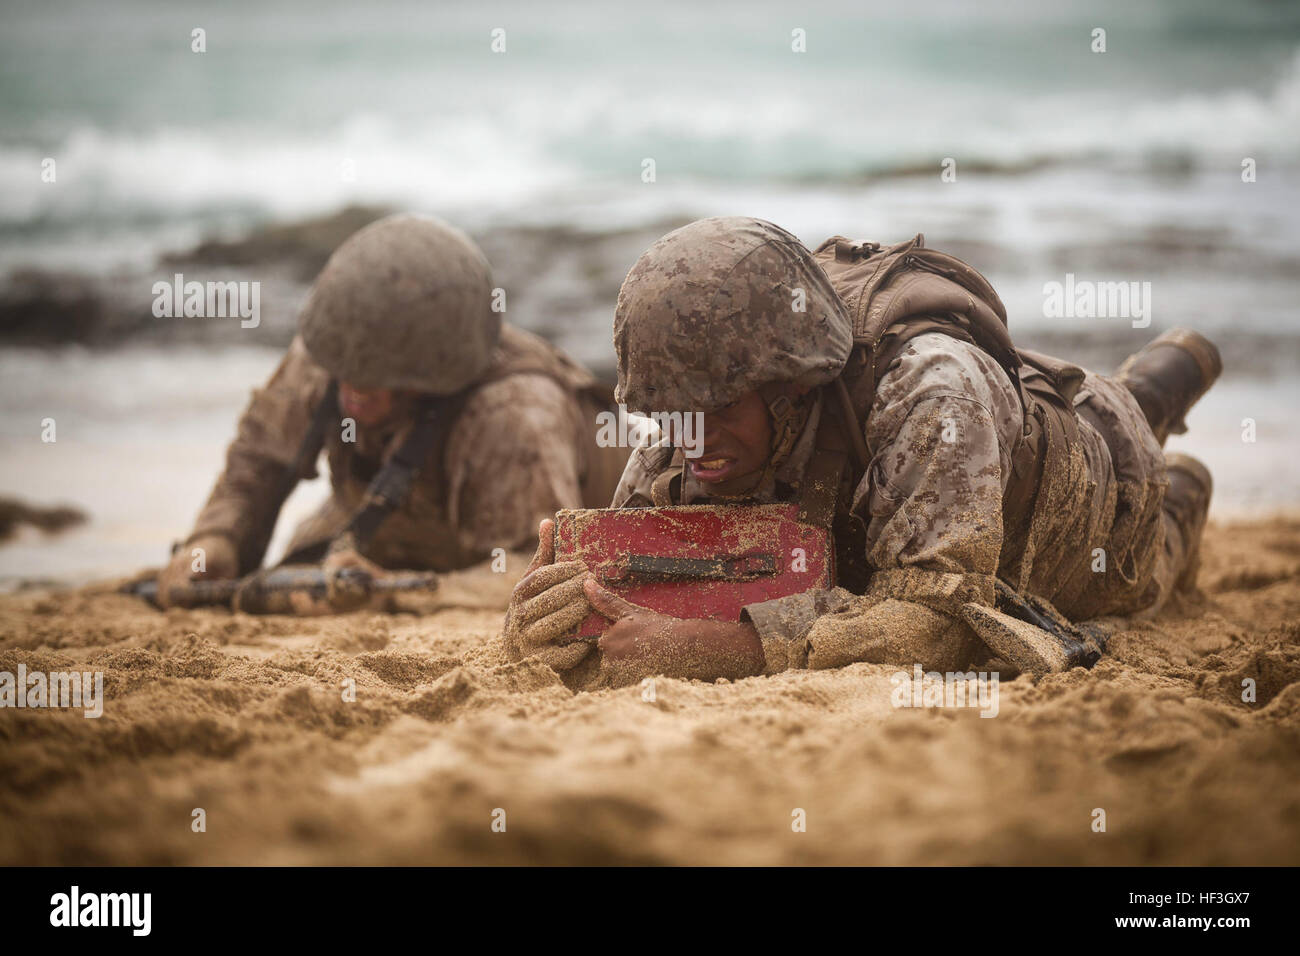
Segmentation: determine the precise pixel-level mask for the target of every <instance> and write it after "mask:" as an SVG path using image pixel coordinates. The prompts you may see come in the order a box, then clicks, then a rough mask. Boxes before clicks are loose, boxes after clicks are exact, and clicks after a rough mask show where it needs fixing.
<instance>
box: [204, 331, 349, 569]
mask: <svg viewBox="0 0 1300 956" xmlns="http://www.w3.org/2000/svg"><path fill="white" fill-rule="evenodd" d="M328 385H329V374H328V373H327V372H326V371H325V370H324V369H322V368H321V367H320V366H318V365H317V364H316V363H315V362H313V361H312V359H311V357H310V356H309V355H308V354H307V349H306V347H305V346H304V345H303V344H302V340H301V339H294V341H293V343H292V344H291V345H290V346H289V350H288V352H287V353H285V356H284V358H283V359H282V360H281V361H280V364H279V366H278V367H277V368H276V370H275V372H274V374H272V376H271V378H270V380H269V381H268V382H267V383H266V385H265V386H264V387H262V388H260V389H256V390H255V391H254V392H253V397H252V399H251V400H250V401H249V404H248V407H247V408H246V409H245V410H244V414H243V415H242V416H241V418H240V419H239V426H238V429H237V431H236V434H235V438H234V440H233V441H232V442H231V443H230V447H229V448H228V449H227V451H226V465H225V468H224V470H223V471H222V473H221V476H220V477H219V478H218V479H217V483H216V486H215V487H214V488H213V489H212V493H211V495H209V497H208V501H207V504H205V505H204V506H203V510H202V511H200V512H199V517H198V520H197V521H196V522H195V525H194V531H193V533H192V534H191V535H190V537H189V539H188V540H190V541H192V540H194V539H196V538H198V537H201V536H204V535H223V536H225V537H227V538H229V539H230V540H231V541H232V542H234V544H235V547H236V548H237V550H238V552H239V556H240V571H241V572H244V573H246V572H249V571H252V570H254V569H255V568H256V567H257V566H258V565H259V564H260V563H261V561H262V551H263V550H264V548H265V542H266V540H267V538H268V537H269V536H268V535H267V534H266V533H265V532H266V530H268V528H269V527H270V526H274V524H275V520H276V517H277V516H278V514H279V511H280V506H281V505H282V504H283V503H284V502H283V499H282V498H280V497H279V496H278V490H279V488H280V486H281V477H282V475H283V474H284V469H285V468H286V467H288V466H290V465H292V464H293V462H294V460H295V458H296V457H297V455H298V450H299V448H300V447H301V445H302V442H303V440H304V439H305V438H306V435H307V432H308V430H309V429H310V427H311V420H312V416H313V414H314V413H315V409H316V405H317V404H318V403H319V402H320V401H321V399H322V398H323V396H324V394H325V391H326V388H327V387H328ZM314 474H315V462H308V463H307V465H306V467H305V468H304V473H303V474H302V475H300V476H299V477H302V478H310V477H312V476H314Z"/></svg>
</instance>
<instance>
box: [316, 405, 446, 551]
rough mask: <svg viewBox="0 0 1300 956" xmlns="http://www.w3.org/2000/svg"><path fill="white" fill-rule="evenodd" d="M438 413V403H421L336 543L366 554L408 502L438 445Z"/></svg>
mask: <svg viewBox="0 0 1300 956" xmlns="http://www.w3.org/2000/svg"><path fill="white" fill-rule="evenodd" d="M438 411H439V402H438V400H437V399H435V398H426V399H422V400H421V402H420V405H419V407H418V411H417V414H416V419H415V423H414V424H413V425H412V426H411V430H410V431H409V432H408V433H407V435H406V437H405V438H404V439H403V440H402V444H401V445H400V446H399V447H398V449H397V451H396V452H394V453H393V455H392V457H390V458H389V459H388V461H386V462H384V464H383V466H382V467H381V468H380V469H379V472H378V474H376V475H375V477H374V478H372V479H371V481H370V485H369V486H368V487H367V488H366V496H365V499H364V500H363V501H362V503H361V507H360V508H359V509H358V510H357V513H356V514H354V515H353V516H352V520H351V521H349V522H348V525H347V527H346V528H345V529H344V530H343V532H342V533H341V534H340V535H339V536H338V538H336V539H335V542H336V544H338V545H345V546H347V547H351V548H354V549H355V550H356V551H357V552H358V553H360V554H364V553H365V550H366V548H367V547H368V546H369V545H370V542H371V541H372V540H374V537H375V535H376V534H377V533H378V532H379V529H380V527H382V525H383V523H384V521H385V520H387V518H388V516H389V515H390V514H392V513H393V512H394V511H396V510H397V509H398V508H400V507H401V506H402V504H403V503H404V502H405V501H406V499H407V497H408V496H409V495H410V493H411V486H412V485H414V484H415V479H416V477H417V476H418V475H419V473H420V469H421V468H422V467H423V466H424V463H425V460H426V459H427V458H428V457H429V454H430V453H431V452H432V451H433V448H434V445H435V444H437V440H438V432H439V418H440V416H439V414H438Z"/></svg>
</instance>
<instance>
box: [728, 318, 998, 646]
mask: <svg viewBox="0 0 1300 956" xmlns="http://www.w3.org/2000/svg"><path fill="white" fill-rule="evenodd" d="M1020 424H1021V411H1020V406H1019V400H1018V397H1017V395H1016V392H1015V389H1014V388H1013V386H1012V385H1011V383H1010V381H1009V379H1008V378H1007V376H1006V374H1005V372H1003V371H1002V369H1001V368H1000V367H999V366H998V365H997V364H996V363H995V362H994V361H993V360H992V359H991V358H989V357H988V356H987V355H985V354H984V353H983V352H980V351H979V350H978V349H976V348H975V347H974V346H971V345H968V344H967V343H964V342H961V341H958V340H956V339H953V338H951V337H949V336H943V335H926V336H918V337H917V339H914V340H913V342H912V343H910V344H909V346H908V347H907V348H906V349H905V350H904V352H903V353H902V355H901V356H900V361H899V364H898V365H897V366H896V367H894V368H893V369H891V371H890V372H888V373H887V374H886V375H885V376H884V377H882V379H881V381H880V385H879V387H878V388H877V391H876V399H875V402H874V404H873V406H872V409H871V414H870V416H869V418H868V421H867V423H866V426H865V429H864V431H865V437H866V440H867V446H868V448H869V449H870V451H871V452H872V459H871V462H870V465H869V467H868V469H867V472H866V474H865V475H864V476H863V477H862V480H861V481H860V482H859V484H858V486H857V488H856V489H855V492H854V500H853V508H854V511H855V512H856V513H857V514H858V515H859V517H861V518H862V520H863V521H864V522H865V524H866V527H867V535H866V559H867V563H868V565H869V566H870V567H871V568H872V569H873V574H872V579H871V584H870V585H869V587H868V589H867V592H866V593H865V594H863V595H853V594H849V593H848V592H845V591H844V590H843V589H835V590H834V591H829V592H820V593H816V592H810V593H809V594H804V595H796V596H794V597H792V598H780V599H777V600H776V601H769V602H764V603H763V604H759V605H752V606H750V607H748V608H746V617H747V618H748V619H749V620H750V621H751V622H752V623H753V624H754V626H755V628H756V629H757V630H758V632H759V637H760V639H761V640H762V641H763V643H764V648H765V651H766V650H768V649H769V648H770V652H769V655H768V656H769V664H768V667H769V670H776V669H780V668H781V666H782V665H784V666H787V667H797V666H808V667H837V666H842V665H843V664H847V663H852V662H853V661H855V660H873V661H877V662H897V663H911V662H919V663H922V664H923V665H925V666H933V665H936V664H938V663H941V662H942V663H948V662H949V658H950V657H951V658H953V659H954V660H956V658H959V657H960V656H961V655H962V654H964V653H967V652H968V650H969V648H968V647H967V646H966V645H967V644H968V638H969V637H970V635H969V633H968V632H967V630H966V628H965V625H964V624H960V623H959V622H958V620H957V617H956V614H957V611H958V609H959V608H960V606H961V605H962V604H963V603H966V602H969V601H976V602H979V603H985V604H991V603H992V602H993V594H994V591H993V582H994V576H995V574H996V572H997V565H998V557H999V553H1000V551H1001V547H1002V492H1003V488H1004V487H1005V484H1006V481H1007V479H1008V477H1009V474H1010V459H1011V450H1012V449H1013V448H1014V445H1015V442H1016V440H1017V436H1018V434H1019V429H1020ZM964 663H965V661H961V660H957V661H956V663H954V664H953V666H961V665H962V664H964ZM945 669H946V668H945Z"/></svg>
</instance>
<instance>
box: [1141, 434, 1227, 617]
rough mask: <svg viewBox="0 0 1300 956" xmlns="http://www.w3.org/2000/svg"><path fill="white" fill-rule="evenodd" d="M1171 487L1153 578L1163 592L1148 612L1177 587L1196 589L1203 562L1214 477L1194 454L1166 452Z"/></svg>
mask: <svg viewBox="0 0 1300 956" xmlns="http://www.w3.org/2000/svg"><path fill="white" fill-rule="evenodd" d="M1165 467H1166V468H1167V469H1168V472H1169V490H1168V491H1166V492H1165V498H1164V503H1163V511H1164V524H1165V544H1164V549H1163V551H1162V552H1161V554H1160V555H1159V556H1158V557H1157V558H1156V567H1155V572H1154V575H1153V576H1154V578H1155V580H1156V582H1157V584H1159V586H1160V594H1159V597H1158V598H1157V599H1156V603H1155V604H1154V605H1152V607H1151V608H1150V612H1149V613H1154V612H1156V611H1158V610H1159V609H1160V607H1161V606H1162V605H1163V604H1164V603H1165V601H1167V600H1168V599H1169V595H1170V594H1172V593H1174V592H1175V591H1181V592H1189V591H1194V590H1195V589H1196V573H1197V571H1198V570H1199V569H1200V564H1201V535H1202V533H1203V532H1204V531H1205V519H1206V516H1207V515H1208V514H1209V510H1210V496H1211V494H1212V493H1213V491H1214V481H1213V479H1212V478H1211V477H1210V471H1209V469H1208V468H1206V467H1205V466H1204V465H1203V464H1201V463H1200V462H1199V461H1197V460H1196V459H1195V458H1193V457H1192V456H1191V455H1184V454H1180V453H1178V452H1166V453H1165Z"/></svg>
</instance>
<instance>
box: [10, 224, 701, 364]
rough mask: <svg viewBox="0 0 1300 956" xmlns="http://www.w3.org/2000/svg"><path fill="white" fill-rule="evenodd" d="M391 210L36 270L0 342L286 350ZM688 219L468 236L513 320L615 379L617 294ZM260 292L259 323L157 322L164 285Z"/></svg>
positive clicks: (14, 287) (26, 279)
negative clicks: (98, 268) (347, 260)
mask: <svg viewBox="0 0 1300 956" xmlns="http://www.w3.org/2000/svg"><path fill="white" fill-rule="evenodd" d="M389 212H390V210H388V209H383V208H379V207H371V206H348V207H346V208H344V209H341V210H339V211H338V212H336V213H333V214H331V215H327V216H318V217H315V218H312V219H306V220H303V221H301V222H295V223H287V224H285V223H282V224H277V225H268V226H263V227H260V228H257V229H254V230H252V231H251V232H250V233H249V234H248V235H247V236H245V237H243V238H239V239H234V240H225V239H221V240H218V239H212V240H208V241H204V242H202V243H200V244H199V245H198V246H196V247H194V248H193V249H190V250H186V251H178V252H173V253H169V254H167V255H166V256H164V257H163V258H162V259H161V260H160V261H159V262H158V263H157V264H156V265H154V266H153V267H151V268H149V269H145V270H121V271H118V272H116V273H113V274H111V275H108V276H92V275H80V274H75V273H55V272H42V271H35V270H28V271H26V272H23V273H14V274H11V275H10V276H8V277H7V281H6V282H5V283H4V284H2V285H0V341H4V342H7V343H12V344H23V345H50V346H53V345H66V344H72V343H81V344H86V345H92V346H97V347H102V346H116V345H122V344H125V343H126V342H128V341H131V342H140V341H145V342H187V343H195V342H202V343H204V344H211V345H264V346H274V347H284V346H286V345H288V343H289V342H290V340H291V339H292V338H293V335H294V332H295V330H296V327H297V317H298V311H299V309H300V308H301V307H302V303H303V301H304V300H305V298H306V296H307V291H308V289H309V288H310V286H311V282H312V281H313V280H314V279H315V278H316V275H317V273H319V272H320V270H321V268H322V267H323V266H324V265H325V261H326V260H327V259H328V258H329V256H330V254H331V253H332V252H333V251H334V250H335V249H336V248H337V247H338V246H339V245H340V244H341V243H342V242H343V240H345V239H346V238H347V237H348V236H350V235H352V233H354V232H356V231H357V230H358V229H360V228H362V227H363V226H366V225H368V224H369V223H371V222H373V221H374V220H376V219H378V218H380V217H382V216H384V215H387V214H388V213H389ZM688 218H689V217H681V218H680V219H673V220H663V221H660V222H656V223H652V224H649V225H646V226H643V227H637V228H632V229H620V230H606V231H593V230H583V229H579V228H575V227H571V226H545V225H543V226H527V225H515V226H505V227H500V228H494V229H490V230H473V229H471V230H469V231H470V233H471V235H472V236H473V238H474V239H475V241H477V242H478V243H479V244H480V245H481V246H482V248H483V251H484V252H485V253H486V255H487V257H488V260H489V261H490V262H491V263H492V271H493V276H494V281H495V283H496V284H497V285H498V286H500V287H501V288H503V289H505V291H506V303H507V304H506V308H507V313H506V317H507V318H508V319H509V320H510V321H511V322H514V323H516V324H517V325H520V326H522V327H523V328H526V329H528V330H530V331H533V332H536V333H538V334H540V335H542V336H543V337H545V338H547V339H550V340H551V341H553V342H555V343H556V344H557V345H559V346H560V347H561V348H564V349H566V350H567V351H568V352H570V354H572V355H573V356H574V357H575V358H577V359H578V360H579V361H581V362H584V363H586V364H587V365H589V366H590V367H591V368H592V369H593V371H595V372H596V373H597V374H599V375H601V376H602V377H605V378H607V379H611V380H612V378H613V354H612V349H611V348H610V328H611V325H612V320H613V308H614V302H615V300H616V299H617V297H618V289H619V286H620V285H621V284H622V282H623V278H624V276H625V275H627V270H628V269H629V268H631V266H632V264H633V263H634V262H635V261H636V259H637V257H638V256H640V255H641V253H642V252H643V251H645V249H646V248H647V247H648V246H649V245H650V244H651V243H652V242H654V241H655V240H656V239H658V238H659V237H660V236H661V235H663V234H664V233H665V232H668V231H669V230H671V229H675V228H676V227H678V226H680V225H684V224H685V223H686V222H687V220H688ZM177 275H180V276H182V283H183V284H184V283H189V282H192V281H197V282H199V283H208V282H218V283H230V282H235V283H240V282H256V283H258V290H259V294H260V320H259V322H258V324H257V326H256V327H255V328H245V327H242V326H241V323H240V320H239V318H238V317H236V316H224V317H202V318H199V317H184V316H176V315H174V314H173V315H164V316H162V317H160V316H156V315H155V314H154V303H155V294H154V292H153V289H154V285H155V283H159V282H161V283H165V284H167V285H168V286H169V287H170V286H172V285H174V284H175V282H176V279H175V277H176V276H177Z"/></svg>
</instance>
